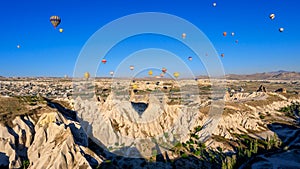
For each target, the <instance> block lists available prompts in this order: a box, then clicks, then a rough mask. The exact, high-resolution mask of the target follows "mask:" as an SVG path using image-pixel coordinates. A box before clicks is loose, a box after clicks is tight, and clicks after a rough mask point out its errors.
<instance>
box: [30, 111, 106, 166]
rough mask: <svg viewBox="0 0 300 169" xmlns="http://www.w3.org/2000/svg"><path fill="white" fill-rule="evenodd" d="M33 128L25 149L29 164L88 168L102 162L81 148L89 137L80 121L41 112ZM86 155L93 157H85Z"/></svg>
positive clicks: (85, 144)
mask: <svg viewBox="0 0 300 169" xmlns="http://www.w3.org/2000/svg"><path fill="white" fill-rule="evenodd" d="M35 131H36V134H35V138H34V141H33V143H32V145H31V146H30V147H29V149H28V159H29V161H30V162H31V163H30V166H29V168H70V169H71V168H80V167H83V168H91V165H92V166H97V165H98V164H99V163H100V162H101V159H99V157H97V156H96V155H95V154H89V153H88V152H86V151H84V150H85V148H83V147H86V146H87V144H88V142H87V139H88V138H87V136H86V134H85V132H84V131H83V130H82V128H81V127H80V125H79V124H78V123H76V122H73V121H70V120H67V119H65V118H64V117H63V116H62V115H60V114H58V113H56V112H53V113H48V114H43V115H42V116H41V117H40V119H39V121H38V122H37V124H36V126H35ZM86 156H91V157H93V158H92V159H90V161H88V160H87V159H86Z"/></svg>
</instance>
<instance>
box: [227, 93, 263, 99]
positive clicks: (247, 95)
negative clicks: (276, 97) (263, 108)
mask: <svg viewBox="0 0 300 169" xmlns="http://www.w3.org/2000/svg"><path fill="white" fill-rule="evenodd" d="M267 98H268V94H267V93H265V92H253V93H235V94H233V95H232V96H230V94H229V93H228V92H227V93H226V95H225V101H249V100H265V99H267Z"/></svg>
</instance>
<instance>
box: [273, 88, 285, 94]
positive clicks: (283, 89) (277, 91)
mask: <svg viewBox="0 0 300 169" xmlns="http://www.w3.org/2000/svg"><path fill="white" fill-rule="evenodd" d="M275 92H276V93H286V88H279V89H277V90H275Z"/></svg>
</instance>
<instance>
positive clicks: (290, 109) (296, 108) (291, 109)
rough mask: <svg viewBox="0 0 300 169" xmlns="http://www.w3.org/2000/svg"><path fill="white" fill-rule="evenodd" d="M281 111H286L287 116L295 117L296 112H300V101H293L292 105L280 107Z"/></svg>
mask: <svg viewBox="0 0 300 169" xmlns="http://www.w3.org/2000/svg"><path fill="white" fill-rule="evenodd" d="M279 111H280V112H284V113H285V115H286V116H288V117H292V118H294V117H295V114H299V112H300V103H298V102H296V103H292V104H291V105H289V106H287V107H283V108H281V109H279Z"/></svg>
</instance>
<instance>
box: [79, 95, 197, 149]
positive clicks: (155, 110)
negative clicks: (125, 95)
mask: <svg viewBox="0 0 300 169" xmlns="http://www.w3.org/2000/svg"><path fill="white" fill-rule="evenodd" d="M148 99H149V101H148V102H149V105H148V107H147V109H146V110H145V111H144V112H143V113H142V115H139V114H138V113H137V112H136V111H135V110H134V108H133V106H132V103H131V102H130V101H125V100H119V99H117V98H115V96H114V95H110V96H108V98H107V99H106V102H104V103H103V104H101V103H99V102H91V101H86V100H80V99H77V101H76V103H75V110H76V111H77V112H78V117H79V120H80V121H81V122H82V123H81V124H82V126H83V128H84V129H85V131H86V132H87V134H88V135H89V137H91V138H94V141H96V142H97V141H98V143H99V144H103V145H106V148H109V147H115V148H116V149H118V146H115V145H123V146H129V147H130V146H133V144H135V143H138V142H139V141H140V139H146V140H151V138H157V137H162V136H163V135H164V134H166V133H168V136H169V137H168V139H169V140H170V141H173V140H175V139H180V140H181V141H183V140H182V139H186V138H187V137H186V135H187V134H188V132H189V130H191V129H193V127H194V125H193V123H194V122H195V119H197V118H195V117H197V115H198V114H199V111H198V110H197V109H195V108H190V107H187V106H182V105H172V106H171V105H168V104H166V102H167V99H166V97H162V98H161V99H162V100H161V101H160V100H159V98H157V97H156V96H154V95H151V94H150V95H149V97H148ZM148 99H147V100H148ZM147 100H142V101H147ZM135 101H136V100H135ZM85 121H88V122H90V124H87V123H86V122H85ZM175 136H176V138H175ZM165 139H166V138H165ZM143 141H144V140H143ZM148 146H150V145H148ZM151 146H154V145H151ZM151 146H150V147H149V148H147V150H145V151H151ZM137 148H138V147H137ZM139 151H140V150H139ZM128 153H129V152H128ZM147 153H151V152H147ZM147 155H151V154H147Z"/></svg>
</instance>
